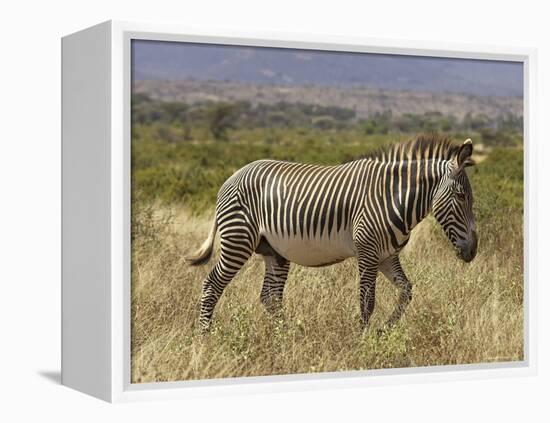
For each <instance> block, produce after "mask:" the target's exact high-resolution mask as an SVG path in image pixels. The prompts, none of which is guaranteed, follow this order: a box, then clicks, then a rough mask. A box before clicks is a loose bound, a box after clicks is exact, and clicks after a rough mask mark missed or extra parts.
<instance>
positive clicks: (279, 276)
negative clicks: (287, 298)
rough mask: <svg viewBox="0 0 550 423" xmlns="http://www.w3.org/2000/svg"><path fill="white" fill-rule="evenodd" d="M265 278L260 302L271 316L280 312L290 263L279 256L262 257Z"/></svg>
mask: <svg viewBox="0 0 550 423" xmlns="http://www.w3.org/2000/svg"><path fill="white" fill-rule="evenodd" d="M263 257H264V263H265V276H264V284H263V286H262V292H261V294H260V300H261V302H262V304H263V305H264V306H265V308H266V309H267V311H268V312H269V313H271V314H273V315H277V314H279V313H280V312H281V310H282V306H283V291H284V289H285V283H286V280H287V277H288V270H289V268H290V262H289V261H288V260H287V259H285V258H284V257H281V256H279V255H269V256H267V255H264V256H263Z"/></svg>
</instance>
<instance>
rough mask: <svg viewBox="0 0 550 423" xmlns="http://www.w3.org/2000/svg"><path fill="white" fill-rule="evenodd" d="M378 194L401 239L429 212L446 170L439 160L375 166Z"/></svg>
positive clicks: (443, 163)
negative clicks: (381, 196) (379, 168)
mask: <svg viewBox="0 0 550 423" xmlns="http://www.w3.org/2000/svg"><path fill="white" fill-rule="evenodd" d="M379 166H381V171H380V173H379V175H380V176H379V178H378V186H379V192H381V193H382V195H383V201H384V205H385V209H386V210H387V213H388V214H387V215H388V217H389V218H390V220H391V222H392V224H393V226H395V227H396V228H397V229H398V230H399V231H400V232H401V233H402V234H403V235H408V234H409V233H410V231H411V230H412V229H413V228H414V227H415V226H416V225H417V224H418V223H420V222H421V221H422V220H423V219H424V218H425V217H426V216H427V215H428V214H429V213H430V211H431V208H432V201H433V197H434V194H435V192H436V191H437V188H438V186H439V184H440V182H441V179H442V176H443V174H444V169H445V166H446V163H445V161H443V160H441V159H423V160H403V161H394V162H379Z"/></svg>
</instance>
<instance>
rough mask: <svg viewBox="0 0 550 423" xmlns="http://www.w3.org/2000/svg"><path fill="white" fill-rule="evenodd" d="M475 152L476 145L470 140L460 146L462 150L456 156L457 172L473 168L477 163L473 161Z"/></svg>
mask: <svg viewBox="0 0 550 423" xmlns="http://www.w3.org/2000/svg"><path fill="white" fill-rule="evenodd" d="M473 151H474V145H473V144H472V140H471V139H470V138H468V139H467V140H466V141H464V143H463V144H462V145H461V146H460V149H459V150H458V153H457V155H456V164H457V170H460V169H463V168H465V167H467V166H473V165H474V164H475V162H474V161H473V160H472V153H473Z"/></svg>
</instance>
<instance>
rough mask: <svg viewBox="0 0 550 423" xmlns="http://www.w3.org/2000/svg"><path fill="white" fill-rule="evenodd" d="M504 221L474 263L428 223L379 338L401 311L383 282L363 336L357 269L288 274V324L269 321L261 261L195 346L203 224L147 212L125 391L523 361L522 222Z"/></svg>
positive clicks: (346, 266)
mask: <svg viewBox="0 0 550 423" xmlns="http://www.w3.org/2000/svg"><path fill="white" fill-rule="evenodd" d="M505 219H506V225H505V228H506V229H505V230H498V231H494V232H492V233H491V234H490V236H488V235H487V234H486V233H484V229H483V228H479V234H480V244H479V249H478V251H479V252H478V256H477V257H476V259H475V260H474V261H473V262H472V263H469V264H465V263H463V262H461V261H460V260H459V259H458V258H456V257H455V255H454V253H453V250H452V248H451V247H450V244H449V243H448V241H447V240H446V239H445V238H444V235H443V234H442V231H441V229H440V228H439V227H438V226H437V224H436V223H435V221H434V220H433V219H431V218H428V219H427V220H426V221H424V222H422V223H421V224H420V225H419V227H418V228H416V229H415V230H414V232H413V236H412V238H411V241H410V242H409V244H408V245H407V247H406V248H405V250H404V251H403V252H402V254H401V258H402V263H403V267H404V269H405V271H406V273H407V274H408V276H409V279H410V280H411V282H412V283H413V300H412V302H411V304H410V305H409V307H408V309H407V311H406V312H405V315H404V316H403V318H402V320H401V321H400V322H399V323H398V325H397V326H396V327H395V328H393V329H392V330H391V331H388V332H385V333H384V334H382V335H377V333H376V332H377V331H376V328H379V327H381V326H382V325H383V322H384V321H385V319H386V318H387V317H388V316H389V314H390V313H391V311H392V310H393V307H394V304H395V302H396V300H397V295H396V294H397V292H396V290H395V289H394V287H393V286H392V285H391V284H390V283H389V282H388V281H387V280H385V279H384V277H383V276H382V275H380V276H379V278H378V282H377V292H376V307H375V311H374V314H373V317H372V319H371V325H370V328H369V329H368V330H367V331H363V330H362V327H361V325H360V318H359V300H358V275H357V269H356V262H355V260H354V259H349V260H346V261H345V262H343V263H341V264H337V265H334V266H330V267H325V268H318V269H311V268H304V267H301V266H298V265H292V266H291V271H290V275H289V279H288V282H287V285H286V289H285V298H284V317H283V318H280V319H274V318H272V317H270V315H268V314H267V312H266V311H264V309H263V306H262V305H261V303H260V301H259V297H260V289H261V284H262V281H263V260H262V258H261V257H260V256H256V255H255V256H253V257H252V259H251V260H249V262H248V263H247V264H246V265H245V266H244V268H243V269H242V270H241V271H240V272H239V274H238V275H237V277H236V278H235V279H234V280H233V281H232V283H231V284H230V285H229V286H228V287H227V289H226V290H225V292H224V294H223V296H222V298H221V300H220V301H219V303H218V306H217V308H216V311H215V314H214V322H213V327H212V330H211V333H209V334H207V335H201V334H200V332H199V330H198V325H197V321H198V312H199V301H200V295H201V285H202V282H203V280H204V279H205V277H206V275H207V274H208V272H209V270H210V269H211V268H212V267H213V265H214V263H215V260H216V259H217V251H216V254H215V255H214V257H213V259H212V260H211V262H210V263H208V264H207V265H205V266H202V267H190V266H188V265H187V264H186V263H185V262H184V259H183V256H184V255H185V254H186V253H188V252H189V251H191V250H194V249H195V248H196V247H197V246H198V245H200V243H201V242H202V241H203V239H204V238H205V237H206V235H207V233H208V229H209V226H210V216H208V213H205V214H204V216H200V217H197V216H193V215H191V214H190V213H189V212H188V211H187V210H186V209H185V208H183V207H181V206H178V207H167V206H158V205H156V206H147V207H143V208H142V209H140V210H139V211H138V212H136V214H135V217H134V220H133V230H134V233H133V244H132V267H133V268H132V382H136V383H139V382H158V381H174V380H189V379H207V378H226V377H239V376H258V375H276V374H289V373H308V372H332V371H341V370H362V369H377V368H396V367H412V366H432V365H445V364H465V363H488V362H502V361H514V360H522V359H523V267H522V266H523V264H522V263H523V262H522V260H523V259H522V257H523V227H522V216H521V213H519V212H518V213H516V214H513V215H510V216H505ZM487 225H489V226H490V225H491V222H490V221H489V222H488V223H487ZM489 226H487V227H489ZM499 227H502V225H500V226H499Z"/></svg>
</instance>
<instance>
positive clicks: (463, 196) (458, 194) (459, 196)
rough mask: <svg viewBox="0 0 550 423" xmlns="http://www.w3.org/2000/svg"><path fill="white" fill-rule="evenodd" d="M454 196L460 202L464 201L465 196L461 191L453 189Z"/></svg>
mask: <svg viewBox="0 0 550 423" xmlns="http://www.w3.org/2000/svg"><path fill="white" fill-rule="evenodd" d="M454 194H455V195H456V198H458V199H459V200H460V201H464V200H465V199H466V194H465V193H464V191H462V190H461V189H455V190H454Z"/></svg>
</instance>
